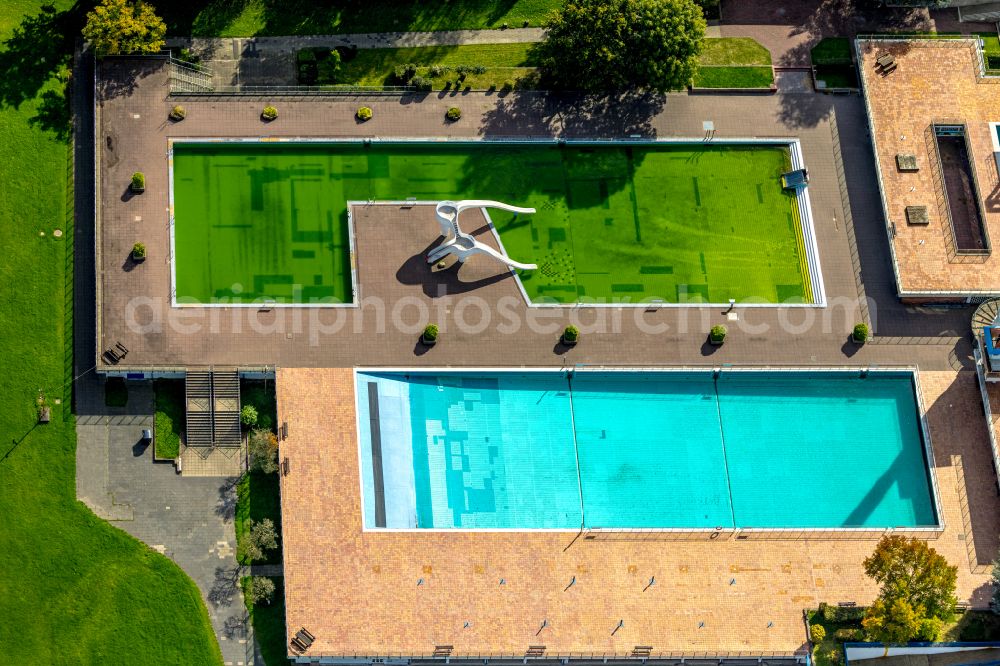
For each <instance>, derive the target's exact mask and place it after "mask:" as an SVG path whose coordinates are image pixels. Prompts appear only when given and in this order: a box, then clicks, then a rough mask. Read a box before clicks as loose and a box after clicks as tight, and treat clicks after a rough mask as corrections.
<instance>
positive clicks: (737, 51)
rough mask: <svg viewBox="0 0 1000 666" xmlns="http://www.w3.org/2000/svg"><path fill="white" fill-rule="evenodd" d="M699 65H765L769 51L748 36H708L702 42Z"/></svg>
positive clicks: (767, 61) (769, 58)
mask: <svg viewBox="0 0 1000 666" xmlns="http://www.w3.org/2000/svg"><path fill="white" fill-rule="evenodd" d="M698 63H699V64H701V65H767V66H768V67H770V66H771V52H770V51H768V50H767V49H766V48H765V47H764V46H762V45H761V44H760V43H759V42H757V41H755V40H753V39H751V38H749V37H718V38H708V39H706V40H705V41H704V42H703V45H702V51H701V55H700V56H699V57H698Z"/></svg>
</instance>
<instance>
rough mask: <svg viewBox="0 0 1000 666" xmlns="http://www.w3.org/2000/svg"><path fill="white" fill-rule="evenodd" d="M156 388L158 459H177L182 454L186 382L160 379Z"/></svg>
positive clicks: (156, 444)
mask: <svg viewBox="0 0 1000 666" xmlns="http://www.w3.org/2000/svg"><path fill="white" fill-rule="evenodd" d="M155 388H156V420H155V424H156V425H155V428H156V431H155V437H154V439H153V441H154V445H155V446H156V457H157V458H176V457H177V456H179V455H180V452H181V450H180V449H181V430H183V429H184V380H181V379H158V380H156V383H155Z"/></svg>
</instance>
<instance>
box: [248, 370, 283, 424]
mask: <svg viewBox="0 0 1000 666" xmlns="http://www.w3.org/2000/svg"><path fill="white" fill-rule="evenodd" d="M240 403H241V404H243V405H253V407H254V408H255V409H256V410H257V427H258V428H263V429H264V430H273V429H274V426H275V422H274V421H275V419H276V418H277V404H276V400H275V397H274V380H264V379H244V380H241V381H240Z"/></svg>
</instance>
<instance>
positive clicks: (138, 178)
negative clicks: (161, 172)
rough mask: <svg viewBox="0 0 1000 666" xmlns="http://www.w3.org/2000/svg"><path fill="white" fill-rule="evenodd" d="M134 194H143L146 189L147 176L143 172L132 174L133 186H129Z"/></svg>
mask: <svg viewBox="0 0 1000 666" xmlns="http://www.w3.org/2000/svg"><path fill="white" fill-rule="evenodd" d="M129 187H131V188H132V191H133V192H142V191H143V190H145V189H146V175H145V174H144V173H143V172H141V171H136V172H135V173H134V174H132V184H131V185H130V186H129Z"/></svg>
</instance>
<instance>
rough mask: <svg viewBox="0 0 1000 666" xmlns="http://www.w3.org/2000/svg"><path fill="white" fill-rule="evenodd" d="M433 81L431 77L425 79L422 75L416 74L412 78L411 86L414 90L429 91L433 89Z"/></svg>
mask: <svg viewBox="0 0 1000 666" xmlns="http://www.w3.org/2000/svg"><path fill="white" fill-rule="evenodd" d="M431 86H432V84H431V82H430V80H429V79H425V78H424V77H422V76H414V77H413V78H412V79H410V87H412V88H413V89H414V90H419V91H420V92H427V91H428V90H430V89H431Z"/></svg>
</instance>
